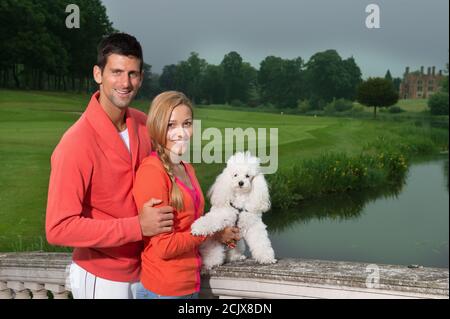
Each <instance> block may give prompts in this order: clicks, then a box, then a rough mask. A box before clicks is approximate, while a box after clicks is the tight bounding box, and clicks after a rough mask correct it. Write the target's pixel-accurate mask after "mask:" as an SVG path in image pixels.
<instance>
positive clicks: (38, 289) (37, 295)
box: [24, 282, 48, 299]
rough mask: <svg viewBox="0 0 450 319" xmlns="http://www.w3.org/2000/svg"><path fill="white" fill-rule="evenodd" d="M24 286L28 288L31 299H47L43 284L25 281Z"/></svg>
mask: <svg viewBox="0 0 450 319" xmlns="http://www.w3.org/2000/svg"><path fill="white" fill-rule="evenodd" d="M24 287H25V288H27V289H30V291H31V293H32V295H33V299H48V295H47V289H45V286H44V285H43V284H38V283H36V282H25V283H24Z"/></svg>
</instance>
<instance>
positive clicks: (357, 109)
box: [352, 104, 364, 113]
mask: <svg viewBox="0 0 450 319" xmlns="http://www.w3.org/2000/svg"><path fill="white" fill-rule="evenodd" d="M352 112H353V113H361V112H364V106H362V105H361V104H355V105H353V107H352Z"/></svg>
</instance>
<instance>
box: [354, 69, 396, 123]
mask: <svg viewBox="0 0 450 319" xmlns="http://www.w3.org/2000/svg"><path fill="white" fill-rule="evenodd" d="M357 101H358V102H359V103H361V104H363V105H366V106H369V107H373V108H374V113H373V114H374V118H376V117H377V107H389V106H391V105H394V104H395V103H397V101H398V93H397V92H396V91H395V89H394V86H393V84H392V82H391V81H389V80H386V79H383V78H369V79H368V80H367V81H365V82H363V83H362V84H361V85H360V86H359V88H358V95H357Z"/></svg>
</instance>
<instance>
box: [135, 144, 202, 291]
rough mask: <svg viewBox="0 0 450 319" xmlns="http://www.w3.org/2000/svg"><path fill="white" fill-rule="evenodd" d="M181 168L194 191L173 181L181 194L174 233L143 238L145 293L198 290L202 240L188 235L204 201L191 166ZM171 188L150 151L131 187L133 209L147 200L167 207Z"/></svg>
mask: <svg viewBox="0 0 450 319" xmlns="http://www.w3.org/2000/svg"><path fill="white" fill-rule="evenodd" d="M184 165H185V168H186V171H187V173H188V175H189V177H190V179H191V184H192V186H193V187H194V189H193V190H190V189H189V188H188V187H187V186H186V185H184V184H183V183H182V182H181V181H179V180H177V184H178V186H179V187H180V189H181V191H182V193H183V203H184V210H183V211H178V212H175V214H174V215H175V217H174V230H173V231H172V232H170V233H163V234H159V235H156V236H153V237H144V251H143V253H142V272H141V282H142V285H143V286H144V287H145V288H147V289H148V290H150V291H152V292H154V293H157V294H160V295H163V296H182V295H188V294H192V293H194V292H198V291H199V290H200V270H201V265H202V261H201V258H200V254H199V252H198V246H199V245H200V244H201V243H202V242H203V241H204V240H205V239H206V237H204V236H193V235H191V225H192V223H193V222H194V221H195V220H196V219H197V218H199V217H200V216H201V215H202V214H203V208H204V203H205V202H204V198H203V194H202V191H201V189H200V185H199V183H198V181H197V178H196V176H195V171H194V169H193V167H192V166H191V165H189V164H187V163H184ZM171 188H172V182H171V180H170V178H169V176H168V175H167V173H166V171H165V170H164V167H163V164H162V162H161V160H160V159H159V157H158V155H157V154H156V152H152V154H151V155H150V156H149V157H148V158H146V159H145V160H143V161H142V164H141V166H140V167H139V169H138V171H137V174H136V182H135V184H134V188H133V195H134V198H135V200H136V206H137V207H138V208H139V209H142V207H143V204H144V203H145V202H146V201H148V200H149V199H150V198H157V199H161V200H162V203H161V204H160V205H158V206H164V205H169V198H170V190H171ZM196 199H197V200H196Z"/></svg>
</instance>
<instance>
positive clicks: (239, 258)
mask: <svg viewBox="0 0 450 319" xmlns="http://www.w3.org/2000/svg"><path fill="white" fill-rule="evenodd" d="M246 259H247V257H246V256H245V255H232V256H229V257H227V262H233V261H242V260H246Z"/></svg>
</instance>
